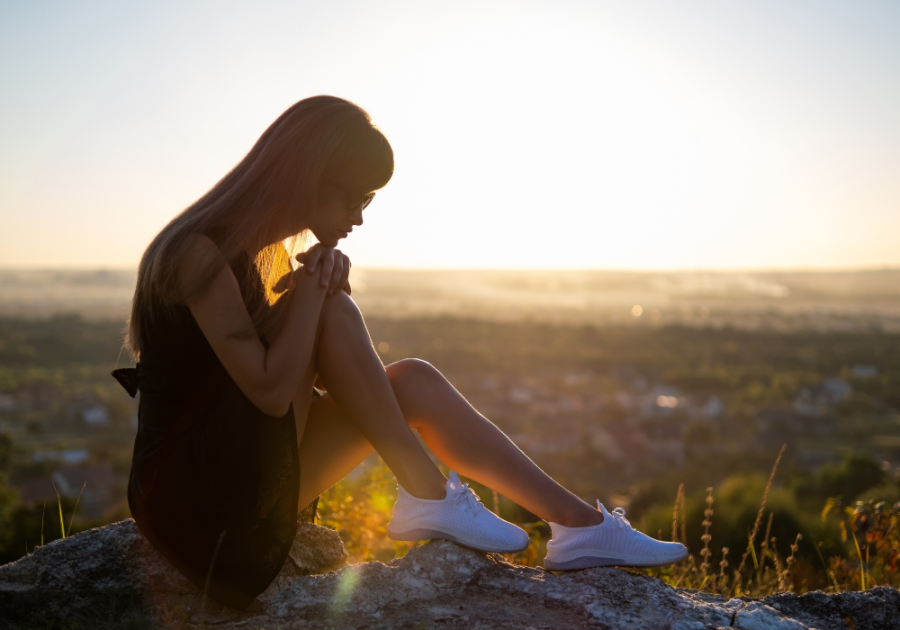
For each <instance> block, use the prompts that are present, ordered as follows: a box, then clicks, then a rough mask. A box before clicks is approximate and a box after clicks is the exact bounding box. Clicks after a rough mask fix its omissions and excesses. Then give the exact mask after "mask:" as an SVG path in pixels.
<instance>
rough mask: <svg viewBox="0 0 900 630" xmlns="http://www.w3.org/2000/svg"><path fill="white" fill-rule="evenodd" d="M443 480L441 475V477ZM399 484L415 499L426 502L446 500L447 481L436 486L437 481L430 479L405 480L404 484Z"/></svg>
mask: <svg viewBox="0 0 900 630" xmlns="http://www.w3.org/2000/svg"><path fill="white" fill-rule="evenodd" d="M441 478H442V479H443V475H442V476H441ZM398 483H400V485H401V486H402V487H403V489H404V490H406V492H407V493H408V494H409V495H410V496H412V497H414V498H416V499H424V500H426V501H441V500H442V499H446V498H447V480H446V479H444V481H443V483H440V484H439V485H438V482H437V480H431V479H407V480H406V483H401V482H399V481H398Z"/></svg>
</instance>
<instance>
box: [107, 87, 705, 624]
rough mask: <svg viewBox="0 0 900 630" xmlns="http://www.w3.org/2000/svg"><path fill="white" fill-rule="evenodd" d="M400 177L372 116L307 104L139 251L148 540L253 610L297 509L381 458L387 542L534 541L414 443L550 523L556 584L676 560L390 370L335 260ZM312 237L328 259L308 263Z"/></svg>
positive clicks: (490, 429)
mask: <svg viewBox="0 0 900 630" xmlns="http://www.w3.org/2000/svg"><path fill="white" fill-rule="evenodd" d="M392 173H393V152H392V150H391V147H390V145H389V144H388V142H387V140H386V139H385V137H384V136H383V135H382V134H381V132H380V131H378V130H377V129H376V128H375V127H374V126H373V124H372V122H371V120H370V118H369V116H368V114H366V112H365V111H363V110H362V109H360V108H359V107H357V106H356V105H354V104H352V103H349V102H347V101H345V100H342V99H339V98H335V97H330V96H317V97H314V98H309V99H306V100H303V101H300V102H299V103H297V104H295V105H294V106H293V107H291V108H290V109H288V110H287V111H286V112H285V113H284V114H283V115H282V116H281V117H280V118H278V120H276V121H275V122H274V123H273V124H272V126H271V127H269V129H268V130H267V131H266V132H265V133H264V134H263V135H262V137H261V138H260V139H259V141H258V142H257V143H256V145H255V146H254V147H253V149H252V150H251V151H250V153H249V154H248V155H247V156H246V157H245V158H244V159H243V160H242V161H241V162H240V163H239V164H238V165H237V166H236V167H235V168H234V170H232V171H231V172H230V173H229V174H228V175H226V176H225V177H224V178H223V179H222V180H221V181H220V182H219V183H218V184H216V185H215V186H214V187H213V188H212V190H210V191H209V192H208V193H207V194H206V195H205V196H204V197H202V198H201V199H199V200H198V201H197V202H195V203H194V204H193V205H191V206H190V207H189V208H188V209H187V210H185V211H184V212H182V213H181V214H180V215H178V216H177V217H176V218H175V219H173V220H172V222H171V223H169V224H168V225H167V226H166V227H165V228H164V229H163V230H162V231H161V232H160V233H159V234H158V235H157V236H156V238H155V239H154V240H153V241H152V243H151V244H150V246H149V247H148V248H147V251H146V252H145V253H144V256H143V258H142V260H141V265H140V270H139V274H138V283H137V289H136V291H135V296H134V303H133V308H132V314H131V319H130V321H129V327H128V338H127V342H126V343H127V345H128V347H129V348H130V350H131V351H132V353H133V354H134V355H135V357H136V358H138V359H139V363H138V367H137V369H136V370H119V371H117V372H116V373H115V375H116V377H117V378H118V379H119V380H120V381H121V382H123V384H124V385H125V386H126V387H128V388H130V391H131V392H132V394H134V392H135V390H136V389H139V390H140V392H141V399H140V413H139V418H140V422H139V428H138V434H137V438H136V440H135V446H134V460H133V465H132V471H131V477H130V482H129V488H128V498H129V504H130V506H131V511H132V514H133V515H134V518H135V521H136V522H137V523H138V525H139V527H140V528H141V530H142V531H143V532H144V533H145V534H146V535H147V537H148V538H149V539H150V540H151V541H152V542H153V544H154V545H155V546H156V547H157V548H158V549H160V550H161V551H162V552H163V553H164V554H165V555H166V556H167V557H169V558H170V559H171V560H172V562H173V563H175V564H176V566H178V567H179V568H180V569H181V570H182V571H183V572H184V573H185V574H186V575H187V576H188V577H190V578H191V579H192V580H193V581H194V582H195V583H196V584H197V585H198V586H200V587H201V588H204V589H206V591H207V592H208V593H209V594H210V595H212V596H213V597H215V598H217V599H218V600H220V601H222V602H225V603H228V604H230V605H233V606H237V607H245V606H246V605H247V604H249V603H250V602H251V601H252V600H253V599H254V598H255V597H256V595H258V594H259V593H260V592H262V591H263V590H264V589H265V588H266V587H267V586H268V584H269V583H270V582H271V580H272V579H273V578H274V577H275V575H276V574H277V573H278V571H279V570H280V568H281V565H282V563H283V562H284V560H285V558H286V556H287V553H288V550H289V549H290V546H291V542H292V540H293V536H294V533H295V529H296V521H297V518H298V512H300V510H299V509H298V508H300V507H303V506H307V505H310V506H311V507H310V508H307V509H306V510H305V512H301V517H302V516H304V515H305V517H306V518H310V512H314V511H315V503H314V502H315V500H316V498H317V497H318V495H319V494H320V493H321V492H322V491H324V490H326V489H327V488H329V487H330V486H332V485H333V484H334V483H336V482H337V481H339V480H340V479H341V478H343V477H344V476H345V475H346V474H347V473H349V472H350V471H351V470H353V468H354V467H356V466H357V465H358V464H359V463H360V462H361V461H362V460H363V459H365V457H366V456H368V455H369V454H370V453H371V452H372V450H373V449H374V450H376V451H378V453H379V454H380V455H381V457H382V458H383V459H384V461H385V463H386V464H387V465H388V466H389V467H390V469H391V470H392V471H393V473H394V474H395V475H396V477H397V481H398V485H399V498H398V500H397V504H396V505H395V506H394V513H393V518H392V520H391V522H390V524H389V526H388V532H389V535H390V536H391V537H392V538H394V539H395V540H408V541H413V540H423V539H428V538H447V539H450V540H455V541H457V542H460V543H462V544H465V545H468V546H471V547H474V548H477V549H482V550H485V551H497V552H515V551H519V550H521V549H524V548H525V547H526V546H527V544H528V537H527V535H526V534H525V532H524V531H522V530H521V529H519V528H518V527H516V526H515V525H512V524H511V523H507V522H506V521H503V520H501V519H500V518H498V517H497V516H495V515H494V514H492V513H491V512H490V511H488V510H485V509H484V508H483V507H482V505H481V504H480V502H479V500H478V498H477V497H476V496H475V494H474V493H473V492H472V490H470V489H469V488H468V486H467V485H463V484H461V483H460V481H459V478H458V476H457V474H456V473H455V472H454V473H451V474H450V478H449V479H446V478H445V477H444V476H443V474H442V473H441V472H440V470H439V469H438V468H437V467H436V466H435V464H434V463H433V462H432V460H431V459H430V457H429V456H428V455H427V453H426V452H425V451H424V450H423V449H422V447H421V446H420V444H419V442H418V441H417V439H416V437H415V435H414V433H413V431H412V429H416V430H417V431H418V433H419V435H421V436H422V438H423V439H424V440H425V442H426V443H427V444H428V446H429V448H430V449H431V450H432V451H433V452H434V454H435V455H437V456H438V457H439V458H440V459H441V460H442V461H443V462H445V463H446V464H448V465H449V466H450V467H451V468H453V469H455V470H458V471H460V472H461V473H463V474H464V475H466V476H468V477H471V478H473V479H476V480H478V481H479V482H481V483H483V484H485V485H487V486H490V487H492V488H494V489H496V490H497V491H498V492H500V493H501V494H503V495H505V496H507V497H509V498H510V499H511V500H513V501H515V502H516V503H518V504H519V505H522V506H523V507H525V508H526V509H528V510H530V511H531V512H533V513H534V514H537V515H538V516H540V517H541V518H543V519H546V520H547V521H549V522H550V525H551V528H552V531H553V539H552V540H551V541H550V543H549V544H548V554H547V558H546V560H545V563H544V564H545V567H547V568H549V569H554V570H565V569H574V568H583V567H590V566H602V565H631V566H655V565H662V564H669V563H672V562H676V561H678V560H681V559H682V558H684V557H685V556H686V554H687V552H686V550H685V548H684V547H683V546H682V545H679V544H677V543H663V542H658V541H655V540H653V539H651V538H648V537H647V536H644V535H643V534H640V533H638V532H636V531H635V530H634V529H632V528H631V526H630V525H629V523H628V521H627V520H625V518H624V511H623V510H621V509H617V510H615V511H613V512H612V513H610V512H607V511H606V510H605V508H604V507H603V506H602V505H599V503H598V506H599V510H595V509H593V508H592V507H591V506H589V505H588V504H586V503H584V502H583V501H582V500H581V499H579V498H578V497H576V496H575V495H573V494H572V493H570V492H569V491H567V490H566V489H564V488H563V487H561V486H560V485H558V484H557V483H556V482H554V481H553V480H552V479H550V478H549V477H548V476H547V475H546V474H544V473H543V472H542V471H541V470H540V469H539V468H538V467H537V466H536V465H535V464H534V463H532V462H531V460H529V459H528V457H526V456H525V455H524V454H523V453H522V452H521V451H520V450H519V449H518V448H516V446H515V445H514V444H513V443H512V442H511V441H510V440H509V439H508V438H507V437H506V436H505V435H504V434H503V433H502V432H501V431H500V430H499V429H498V428H497V427H496V426H494V425H493V424H492V423H491V422H490V421H488V420H487V419H486V418H484V417H483V416H481V415H480V414H479V413H478V412H477V411H476V410H475V409H473V408H472V407H471V406H470V405H469V404H468V403H467V402H466V400H465V399H464V398H463V397H462V396H461V395H460V394H459V393H458V392H457V391H456V390H455V389H454V388H453V387H452V386H451V385H450V383H448V382H447V381H446V380H445V379H444V377H443V376H442V375H441V374H440V373H439V372H438V371H437V370H436V369H434V368H433V367H432V366H431V365H429V364H428V363H425V362H423V361H418V360H415V359H406V360H403V361H399V362H397V363H394V364H392V365H389V366H387V367H384V366H383V365H382V363H381V361H380V359H379V358H378V355H377V354H376V353H375V351H374V349H373V347H372V343H371V341H370V339H369V335H368V332H367V331H366V327H365V324H364V323H363V318H362V316H361V315H360V312H359V310H358V309H357V307H356V305H355V304H354V302H353V300H352V299H351V298H350V285H349V284H348V282H347V278H348V274H349V270H350V261H349V260H348V259H347V257H346V256H345V255H344V254H342V253H341V252H340V251H339V250H338V249H335V246H336V245H337V244H338V241H340V240H341V239H342V238H346V237H347V236H348V235H349V234H350V232H352V231H353V228H354V227H357V226H361V225H362V224H363V210H364V209H365V208H366V206H368V204H369V203H370V202H371V200H372V198H373V196H374V194H375V193H374V191H375V190H378V189H380V188H382V187H383V186H384V185H385V184H387V182H388V181H389V180H390V178H391V175H392ZM309 234H312V235H314V236H315V237H316V239H317V240H318V243H317V244H316V245H314V246H313V247H311V248H309V249H307V250H305V251H301V250H302V249H303V245H304V239H305V237H306V236H307V235H309ZM297 252H299V253H297ZM291 255H294V257H295V259H296V261H297V262H298V263H299V264H298V265H296V267H297V268H296V269H292V266H291V264H290V257H291ZM316 384H319V385H320V387H321V388H323V389H325V390H327V393H322V392H321V391H319V390H317V389H316V388H315V387H314V386H315V385H316ZM301 469H302V474H301Z"/></svg>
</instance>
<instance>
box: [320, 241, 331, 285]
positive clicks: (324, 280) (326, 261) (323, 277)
mask: <svg viewBox="0 0 900 630" xmlns="http://www.w3.org/2000/svg"><path fill="white" fill-rule="evenodd" d="M323 249H324V250H326V251H325V252H323V254H322V257H321V258H320V259H319V263H320V265H319V269H320V271H319V284H320V285H321V286H323V287H328V286H330V285H331V273H332V272H333V271H334V263H335V260H334V259H335V255H334V249H333V248H331V247H326V248H323Z"/></svg>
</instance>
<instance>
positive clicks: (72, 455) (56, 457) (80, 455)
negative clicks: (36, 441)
mask: <svg viewBox="0 0 900 630" xmlns="http://www.w3.org/2000/svg"><path fill="white" fill-rule="evenodd" d="M90 456H91V453H90V451H88V450H87V449H86V448H69V449H63V450H61V451H35V452H34V453H32V454H31V460H32V461H34V462H64V463H66V464H80V463H81V462H86V461H87V460H88V458H89V457H90Z"/></svg>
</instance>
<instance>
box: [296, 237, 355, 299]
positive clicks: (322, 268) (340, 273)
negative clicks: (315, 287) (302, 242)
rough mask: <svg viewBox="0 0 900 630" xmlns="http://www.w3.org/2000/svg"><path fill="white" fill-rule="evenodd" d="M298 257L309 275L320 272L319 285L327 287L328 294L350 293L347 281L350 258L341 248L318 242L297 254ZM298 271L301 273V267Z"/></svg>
mask: <svg viewBox="0 0 900 630" xmlns="http://www.w3.org/2000/svg"><path fill="white" fill-rule="evenodd" d="M296 259H297V262H299V263H300V264H302V265H303V269H304V270H306V273H308V274H309V275H313V274H315V273H317V272H318V274H319V285H320V286H323V287H327V293H328V295H333V294H334V293H337V292H338V291H344V292H346V293H347V295H350V283H349V282H347V279H348V278H349V277H350V259H349V258H348V257H347V255H346V254H344V253H343V252H342V251H341V250H339V249H335V248H334V247H325V246H324V245H322V244H320V243H316V244H315V245H313V246H312V247H310V248H309V249H308V250H307V251H305V252H302V253H300V254H297V256H296ZM297 272H298V273H301V271H300V270H299V269H298V270H297Z"/></svg>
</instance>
